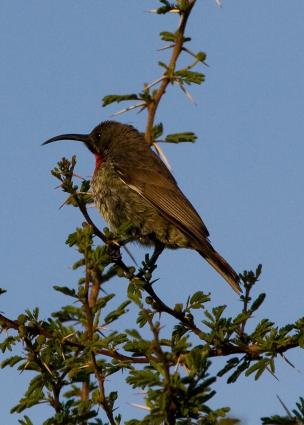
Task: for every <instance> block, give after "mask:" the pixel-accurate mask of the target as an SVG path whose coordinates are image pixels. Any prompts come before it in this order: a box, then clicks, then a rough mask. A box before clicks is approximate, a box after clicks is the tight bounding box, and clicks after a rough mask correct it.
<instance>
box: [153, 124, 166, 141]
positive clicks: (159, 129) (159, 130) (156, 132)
mask: <svg viewBox="0 0 304 425" xmlns="http://www.w3.org/2000/svg"><path fill="white" fill-rule="evenodd" d="M163 131H164V127H163V123H161V122H160V123H159V124H156V125H155V126H154V127H153V130H152V137H153V139H154V140H156V139H158V138H159V137H160V136H161V135H162V134H163Z"/></svg>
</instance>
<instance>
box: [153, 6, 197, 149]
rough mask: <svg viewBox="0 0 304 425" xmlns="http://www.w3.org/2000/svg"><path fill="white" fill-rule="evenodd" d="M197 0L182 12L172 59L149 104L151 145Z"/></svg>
mask: <svg viewBox="0 0 304 425" xmlns="http://www.w3.org/2000/svg"><path fill="white" fill-rule="evenodd" d="M195 3H196V0H188V8H187V9H186V10H182V11H180V21H179V26H178V29H177V31H176V33H175V34H176V39H175V43H174V45H173V48H172V54H171V58H170V61H169V64H168V67H167V69H166V71H165V72H164V74H163V75H162V77H161V79H160V80H161V83H160V86H159V87H158V89H157V91H156V93H155V94H154V96H153V98H152V99H151V101H149V102H148V104H147V110H148V116H147V124H146V132H145V138H146V140H147V142H148V143H149V144H152V143H153V125H154V119H155V114H156V110H157V107H158V105H159V102H160V100H161V98H162V96H163V95H164V94H165V92H166V89H167V87H168V84H169V83H170V75H171V74H172V73H173V72H174V70H175V66H176V63H177V60H178V57H179V55H180V54H181V52H182V51H183V44H184V34H185V28H186V24H187V21H188V18H189V15H190V13H191V10H192V8H193V6H194V5H195Z"/></svg>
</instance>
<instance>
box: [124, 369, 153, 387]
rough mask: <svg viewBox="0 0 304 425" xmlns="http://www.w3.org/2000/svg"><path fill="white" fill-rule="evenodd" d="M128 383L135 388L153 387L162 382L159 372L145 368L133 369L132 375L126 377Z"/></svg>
mask: <svg viewBox="0 0 304 425" xmlns="http://www.w3.org/2000/svg"><path fill="white" fill-rule="evenodd" d="M126 381H127V383H128V384H130V385H131V386H132V387H133V388H142V389H145V388H146V387H153V386H156V385H159V384H160V380H159V373H158V372H155V371H152V370H149V369H145V370H131V372H130V375H129V376H128V377H127V379H126Z"/></svg>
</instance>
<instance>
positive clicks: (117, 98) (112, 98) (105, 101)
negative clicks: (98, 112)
mask: <svg viewBox="0 0 304 425" xmlns="http://www.w3.org/2000/svg"><path fill="white" fill-rule="evenodd" d="M138 99H139V98H138V96H137V94H135V93H132V94H122V95H119V94H108V95H107V96H104V97H103V98H102V106H103V107H104V106H108V105H110V104H111V103H114V102H116V103H119V102H125V101H128V100H138Z"/></svg>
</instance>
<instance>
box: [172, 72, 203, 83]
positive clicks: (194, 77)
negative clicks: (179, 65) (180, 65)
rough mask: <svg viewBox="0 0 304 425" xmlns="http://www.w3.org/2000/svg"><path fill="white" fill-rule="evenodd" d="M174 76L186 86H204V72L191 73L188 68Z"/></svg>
mask: <svg viewBox="0 0 304 425" xmlns="http://www.w3.org/2000/svg"><path fill="white" fill-rule="evenodd" d="M174 76H175V77H177V80H178V79H181V80H182V81H183V82H184V83H186V84H202V83H203V82H204V81H205V75H204V74H203V73H202V72H194V71H189V70H188V69H186V68H184V69H180V70H179V71H175V73H174Z"/></svg>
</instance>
